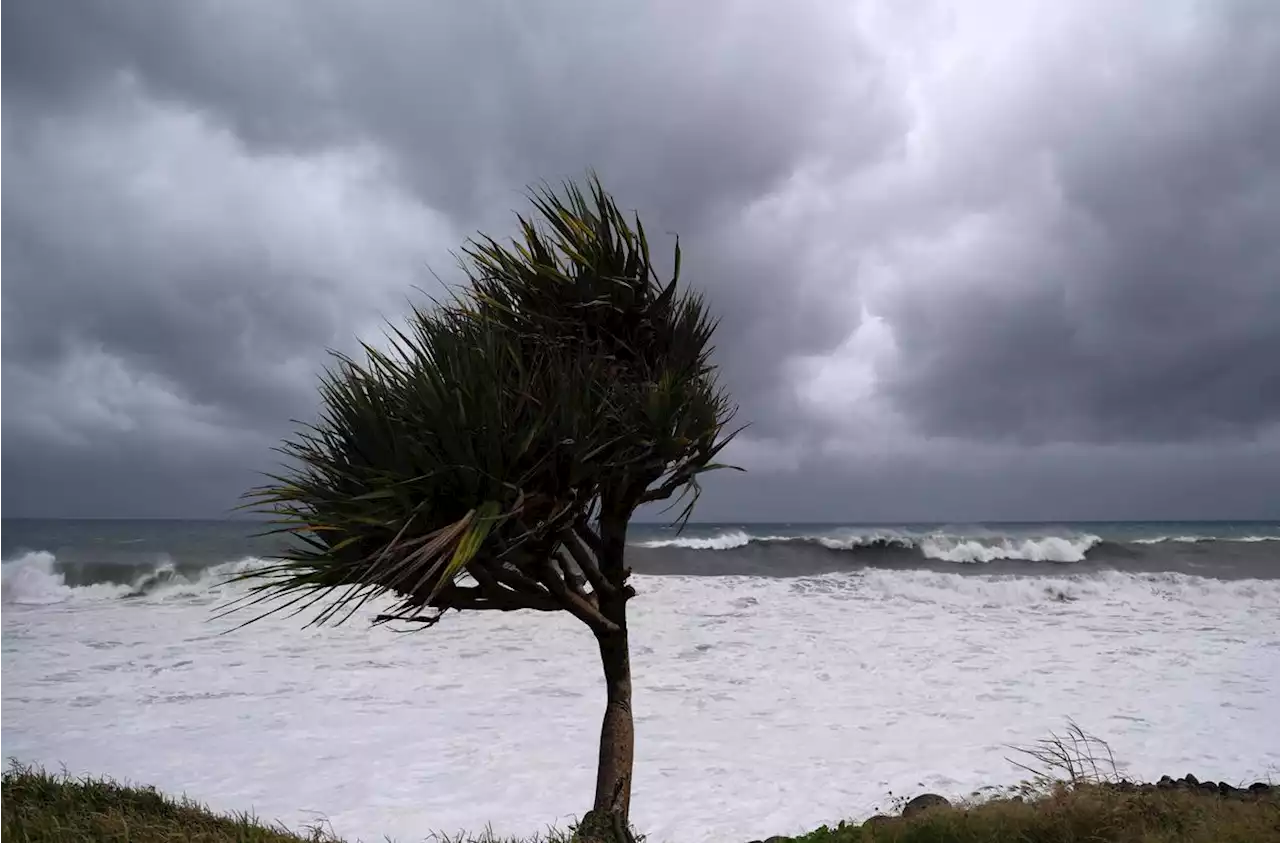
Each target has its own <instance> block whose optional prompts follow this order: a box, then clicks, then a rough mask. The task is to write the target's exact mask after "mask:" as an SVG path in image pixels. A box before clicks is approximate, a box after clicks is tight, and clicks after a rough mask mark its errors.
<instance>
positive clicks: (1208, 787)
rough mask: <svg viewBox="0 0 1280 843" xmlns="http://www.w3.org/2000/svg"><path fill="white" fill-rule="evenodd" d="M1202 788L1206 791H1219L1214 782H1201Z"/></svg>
mask: <svg viewBox="0 0 1280 843" xmlns="http://www.w3.org/2000/svg"><path fill="white" fill-rule="evenodd" d="M1200 790H1201V791H1202V792H1204V793H1213V794H1216V793H1217V792H1218V786H1217V785H1216V784H1214V783H1213V782H1201V783H1200Z"/></svg>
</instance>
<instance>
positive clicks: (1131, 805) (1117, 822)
mask: <svg viewBox="0 0 1280 843" xmlns="http://www.w3.org/2000/svg"><path fill="white" fill-rule="evenodd" d="M794 841H795V843H1271V842H1272V841H1280V802H1277V800H1275V799H1274V798H1269V799H1265V800H1258V801H1243V800H1230V799H1221V798H1219V797H1218V796H1216V795H1207V794H1204V793H1202V792H1200V791H1195V790H1158V791H1154V792H1134V793H1122V792H1119V791H1116V790H1113V789H1110V788H1106V787H1100V786H1097V785H1082V786H1076V787H1072V786H1068V785H1059V786H1058V787H1057V788H1055V789H1054V790H1053V791H1051V792H1049V793H1047V794H1042V795H1040V796H1039V797H1036V798H1033V799H1027V800H1023V801H1018V800H1016V799H997V800H992V801H988V802H984V803H982V804H976V805H972V806H967V807H966V806H960V807H955V808H946V809H939V810H934V811H928V812H925V813H922V814H919V815H916V816H913V817H911V818H909V819H902V818H891V819H888V820H884V821H881V822H879V823H865V824H863V825H861V826H853V825H837V826H836V827H834V828H830V827H827V826H823V827H822V828H819V829H818V830H816V831H813V832H810V833H809V834H806V835H803V836H801V837H797V838H794Z"/></svg>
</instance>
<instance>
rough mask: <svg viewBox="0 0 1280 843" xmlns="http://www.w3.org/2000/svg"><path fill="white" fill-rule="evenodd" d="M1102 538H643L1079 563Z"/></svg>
mask: <svg viewBox="0 0 1280 843" xmlns="http://www.w3.org/2000/svg"><path fill="white" fill-rule="evenodd" d="M1101 541H1102V539H1101V538H1100V537H1098V536H1094V535H1073V536H1039V537H1010V536H999V535H991V536H955V535H949V534H946V533H929V534H910V533H898V532H885V531H877V532H874V533H844V534H837V535H813V536H807V535H790V536H778V535H752V534H750V533H747V532H746V531H743V530H730V531H726V532H723V533H719V534H717V535H714V536H681V537H678V538H671V539H655V540H651V541H644V542H640V543H639V546H640V547H649V548H663V547H677V548H684V549H687V550H733V549H735V548H739V547H745V546H747V545H748V544H751V543H753V542H759V543H776V544H785V543H791V542H812V543H814V544H817V545H820V546H822V547H825V548H827V549H828V550H858V549H859V548H871V547H898V548H919V549H920V552H921V554H922V555H923V556H924V557H925V558H928V559H937V560H941V561H946V562H993V561H995V560H998V559H1020V560H1023V561H1027V562H1079V561H1081V560H1083V559H1084V558H1085V554H1086V553H1087V552H1088V551H1089V549H1090V548H1092V547H1094V546H1095V545H1097V544H1098V543H1099V542H1101Z"/></svg>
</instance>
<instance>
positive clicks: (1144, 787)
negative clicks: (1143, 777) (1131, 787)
mask: <svg viewBox="0 0 1280 843" xmlns="http://www.w3.org/2000/svg"><path fill="white" fill-rule="evenodd" d="M1158 788H1159V785H1154V784H1140V785H1138V792H1139V793H1155V792H1156V790H1157V789H1158Z"/></svg>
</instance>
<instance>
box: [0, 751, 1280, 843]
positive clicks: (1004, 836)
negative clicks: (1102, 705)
mask: <svg viewBox="0 0 1280 843" xmlns="http://www.w3.org/2000/svg"><path fill="white" fill-rule="evenodd" d="M0 832H2V833H0V837H3V840H4V841H5V843H89V842H90V841H93V842H94V843H98V841H109V843H178V841H182V843H232V842H233V841H234V843H340V841H338V839H337V838H336V837H333V836H332V835H330V834H328V833H326V832H325V831H324V830H323V829H319V828H315V829H306V830H303V831H302V832H291V831H289V830H287V829H285V828H283V827H281V826H278V825H276V826H272V825H266V824H264V823H262V822H260V821H259V820H257V819H256V818H254V817H253V816H251V815H248V814H239V815H231V816H220V815H216V814H213V813H211V812H210V811H208V810H207V809H206V808H204V807H203V806H201V805H200V804H198V803H196V802H192V801H190V800H188V799H186V798H182V799H173V798H170V797H167V796H164V795H162V794H160V793H157V792H156V791H155V790H154V789H152V788H146V787H130V786H126V785H122V784H117V783H115V782H112V781H110V780H105V779H93V778H83V779H80V778H72V777H70V776H67V775H57V776H56V775H51V774H49V773H46V772H45V771H43V770H39V769H35V768H31V767H25V766H21V765H18V764H14V765H12V766H11V767H10V768H9V770H8V771H7V772H6V773H5V774H4V781H3V824H2V826H0ZM429 839H431V840H432V841H434V843H501V841H500V840H499V839H497V838H495V837H494V836H493V835H491V834H482V835H480V836H479V837H475V838H468V839H467V840H466V841H464V840H463V839H462V838H449V837H445V836H442V835H432V836H431V838H429ZM568 839H569V838H568V835H566V834H558V833H554V832H553V833H552V836H551V837H549V838H544V841H542V843H568ZM790 840H791V841H792V843H1271V841H1280V797H1276V796H1274V795H1271V796H1267V797H1265V798H1261V799H1243V800H1237V799H1222V798H1219V797H1218V796H1215V795H1212V794H1206V793H1203V792H1201V791H1197V790H1194V789H1192V790H1187V789H1181V790H1179V789H1164V790H1154V791H1148V792H1143V791H1136V792H1121V791H1119V790H1117V789H1115V788H1112V787H1109V786H1107V785H1106V784H1099V783H1090V782H1087V781H1083V780H1081V781H1077V782H1074V783H1064V782H1058V783H1056V784H1054V785H1052V786H1051V787H1049V788H1048V790H1043V791H1038V792H1037V793H1035V794H1032V795H1030V796H1028V797H1025V798H1024V797H1021V796H1015V797H1006V798H997V799H992V800H988V801H985V802H982V803H974V804H971V805H965V806H958V807H954V808H940V809H935V810H933V811H927V812H924V813H921V814H918V815H915V816H912V817H909V818H901V817H895V818H886V819H880V820H876V821H869V822H867V823H865V824H862V825H853V824H847V823H841V824H839V825H836V826H835V827H827V826H823V827H822V828H819V829H817V830H816V831H812V832H810V833H808V834H805V835H803V836H800V837H796V838H791V839H790ZM369 843H372V841H370V842H369ZM512 843H515V842H514V841H512ZM725 843H742V841H725ZM773 843H778V841H777V840H776V839H774V840H773Z"/></svg>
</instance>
